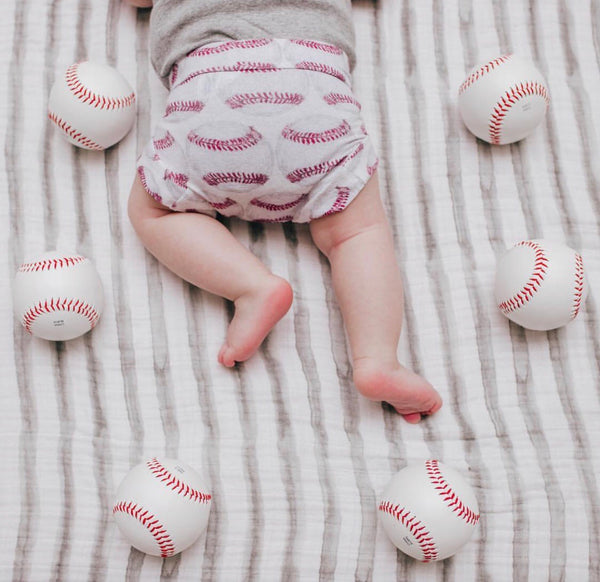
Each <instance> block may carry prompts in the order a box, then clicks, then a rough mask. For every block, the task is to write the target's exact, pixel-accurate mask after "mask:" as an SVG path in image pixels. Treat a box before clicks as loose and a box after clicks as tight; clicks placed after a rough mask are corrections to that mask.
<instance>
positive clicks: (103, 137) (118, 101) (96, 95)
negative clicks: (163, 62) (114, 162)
mask: <svg viewBox="0 0 600 582" xmlns="http://www.w3.org/2000/svg"><path fill="white" fill-rule="evenodd" d="M48 117H49V118H50V119H51V120H52V121H53V122H54V124H55V125H56V126H57V127H58V128H59V129H60V131H61V132H62V134H63V135H64V137H65V138H66V139H67V140H68V141H70V142H71V143H72V144H74V145H76V146H79V147H81V148H84V149H88V150H104V149H106V148H108V147H110V146H112V145H114V144H116V143H117V142H118V141H120V140H121V139H123V137H125V135H126V134H127V132H128V131H129V130H130V129H131V126H132V125H133V122H134V120H135V94H134V92H133V89H132V88H131V85H130V84H129V83H128V82H127V80H126V79H125V77H123V75H122V74H121V73H120V72H119V71H117V70H116V69H114V68H113V67H110V66H109V65H104V64H99V63H93V62H90V61H83V62H79V63H74V64H72V65H71V66H70V67H68V68H67V70H66V71H65V72H64V73H63V74H62V75H61V76H60V77H59V78H58V79H57V80H56V82H55V83H54V85H53V87H52V90H51V91H50V96H49V99H48Z"/></svg>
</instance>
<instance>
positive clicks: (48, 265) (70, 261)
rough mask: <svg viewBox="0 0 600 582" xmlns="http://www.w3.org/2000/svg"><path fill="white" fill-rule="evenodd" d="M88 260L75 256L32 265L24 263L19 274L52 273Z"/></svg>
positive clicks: (42, 261)
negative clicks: (51, 271)
mask: <svg viewBox="0 0 600 582" xmlns="http://www.w3.org/2000/svg"><path fill="white" fill-rule="evenodd" d="M85 260H86V258H85V257H82V256H81V255H74V256H72V257H56V258H53V259H42V260H39V261H33V262H31V263H23V264H22V265H21V266H20V267H19V270H18V272H19V273H31V272H32V271H50V270H55V269H63V268H65V267H72V266H73V265H76V264H78V263H82V262H83V261H85Z"/></svg>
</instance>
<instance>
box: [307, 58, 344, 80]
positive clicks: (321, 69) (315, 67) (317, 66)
mask: <svg viewBox="0 0 600 582" xmlns="http://www.w3.org/2000/svg"><path fill="white" fill-rule="evenodd" d="M296 68H297V69H303V70H305V71H316V72H318V73H325V74H326V75H331V76H332V77H335V78H336V79H339V80H340V81H343V82H344V83H346V75H344V73H342V71H340V70H339V69H336V68H334V67H330V66H329V65H324V64H323V63H315V62H312V61H302V62H301V63H296Z"/></svg>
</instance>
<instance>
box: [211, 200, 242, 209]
mask: <svg viewBox="0 0 600 582" xmlns="http://www.w3.org/2000/svg"><path fill="white" fill-rule="evenodd" d="M207 202H208V203H209V204H210V205H211V206H212V207H213V208H214V209H215V210H225V209H226V208H229V207H230V206H234V205H235V204H237V202H236V201H235V200H232V199H231V198H229V197H228V198H225V200H223V202H211V201H210V200H207Z"/></svg>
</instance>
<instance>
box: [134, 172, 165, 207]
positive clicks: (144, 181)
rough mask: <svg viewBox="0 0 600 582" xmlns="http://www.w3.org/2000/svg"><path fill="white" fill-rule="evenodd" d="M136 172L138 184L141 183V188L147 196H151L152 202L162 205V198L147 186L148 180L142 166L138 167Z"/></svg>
mask: <svg viewBox="0 0 600 582" xmlns="http://www.w3.org/2000/svg"><path fill="white" fill-rule="evenodd" d="M137 172H138V176H139V177H140V182H141V183H142V186H144V190H146V192H148V194H150V196H152V198H154V200H156V201H157V202H159V203H160V204H162V196H161V195H160V194H159V193H158V192H154V191H153V190H152V189H151V188H150V186H149V185H148V180H147V178H146V171H145V170H144V166H139V167H138V169H137Z"/></svg>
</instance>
